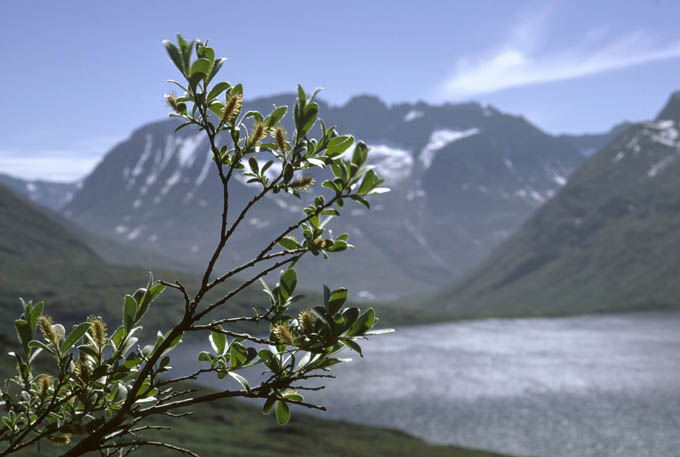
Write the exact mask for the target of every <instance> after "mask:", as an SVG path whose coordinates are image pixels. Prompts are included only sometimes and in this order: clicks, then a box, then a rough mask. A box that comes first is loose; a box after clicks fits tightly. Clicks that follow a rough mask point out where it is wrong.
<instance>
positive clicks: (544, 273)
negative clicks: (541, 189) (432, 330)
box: [431, 92, 680, 315]
mask: <svg viewBox="0 0 680 457" xmlns="http://www.w3.org/2000/svg"><path fill="white" fill-rule="evenodd" d="M679 132H680V92H677V93H675V94H673V96H672V97H671V98H670V100H669V102H668V104H667V105H666V106H665V107H664V109H663V110H662V111H661V112H660V113H659V115H658V116H657V118H656V119H655V120H654V121H652V122H645V123H639V124H633V125H631V126H630V127H628V128H627V129H626V130H625V131H624V132H623V133H621V134H620V135H619V136H618V137H617V138H616V139H615V140H613V141H612V142H610V143H609V144H608V145H607V146H606V147H605V148H603V149H602V150H600V151H599V152H597V153H596V154H595V155H593V156H592V157H591V158H590V159H588V160H587V161H586V162H585V163H584V164H583V165H582V166H581V167H580V168H578V169H577V170H576V171H575V172H574V173H573V174H572V176H571V178H570V179H569V182H568V183H567V185H566V186H565V187H564V188H563V189H562V190H561V191H560V192H559V193H558V194H557V195H556V196H555V197H554V198H553V199H552V200H550V201H549V202H548V203H546V205H545V206H543V207H542V208H541V209H540V210H538V211H537V212H536V214H535V215H533V216H532V217H531V218H530V219H529V221H528V222H527V223H526V224H525V225H524V226H523V227H522V229H521V230H519V231H518V232H517V233H516V234H515V235H514V236H513V237H512V238H511V239H509V240H508V241H507V242H506V243H504V244H503V245H502V246H501V247H499V248H498V249H497V250H496V251H495V252H494V253H493V254H492V255H491V256H490V258H489V259H488V260H487V261H486V262H485V263H484V264H483V266H481V267H480V268H479V269H478V270H477V271H476V272H475V273H474V274H472V275H470V276H469V277H468V278H467V279H465V280H464V281H461V282H458V283H456V284H455V285H453V286H451V287H449V288H448V289H446V290H445V291H444V292H443V293H441V294H439V295H438V296H437V297H436V298H434V299H433V300H431V302H432V305H433V306H435V305H436V306H441V305H442V304H444V305H445V306H446V308H447V309H448V310H449V311H455V312H456V313H457V314H459V315H471V314H475V315H485V314H486V315H517V314H531V313H535V314H563V313H581V312H596V311H610V310H623V309H641V308H658V307H678V306H680V282H678V280H677V278H678V277H679V276H680V255H678V253H679V252H680V133H679Z"/></svg>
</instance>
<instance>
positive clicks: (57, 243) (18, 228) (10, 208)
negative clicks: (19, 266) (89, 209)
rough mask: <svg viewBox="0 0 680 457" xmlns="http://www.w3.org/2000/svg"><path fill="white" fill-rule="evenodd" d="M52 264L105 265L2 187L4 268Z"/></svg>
mask: <svg viewBox="0 0 680 457" xmlns="http://www.w3.org/2000/svg"><path fill="white" fill-rule="evenodd" d="M50 261H58V262H68V263H72V264H83V263H98V262H101V260H100V259H99V258H98V256H97V255H96V254H95V253H94V251H92V250H91V249H90V248H89V247H87V246H86V245H85V244H83V243H81V242H80V241H79V240H78V239H77V237H76V236H74V235H73V234H71V233H69V232H68V231H67V230H66V229H65V228H64V227H62V226H61V225H60V224H59V223H57V222H55V221H54V220H53V219H51V218H50V217H49V216H47V215H46V214H45V213H44V212H43V211H41V210H40V209H38V208H35V207H33V205H31V203H30V202H28V201H26V200H25V199H24V198H23V197H20V196H18V195H16V194H14V193H13V192H12V191H10V190H9V189H8V188H7V187H4V186H2V185H0V265H12V264H14V263H15V262H24V263H42V262H50ZM10 268H11V267H10Z"/></svg>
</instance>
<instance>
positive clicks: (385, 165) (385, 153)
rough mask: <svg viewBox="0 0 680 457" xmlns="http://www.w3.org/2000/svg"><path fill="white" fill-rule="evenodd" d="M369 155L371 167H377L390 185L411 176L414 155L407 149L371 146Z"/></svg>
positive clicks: (383, 145) (382, 145)
mask: <svg viewBox="0 0 680 457" xmlns="http://www.w3.org/2000/svg"><path fill="white" fill-rule="evenodd" d="M368 146H369V147H370V148H371V153H370V154H369V155H368V162H369V164H370V165H375V167H376V168H377V169H378V172H379V174H380V175H381V176H382V177H384V178H385V179H386V181H387V182H388V183H391V184H395V183H397V182H400V181H403V180H404V179H406V178H408V177H409V176H410V175H411V171H412V170H413V155H412V154H411V153H410V152H409V151H406V150H405V149H399V148H394V147H391V146H387V145H385V144H371V145H368Z"/></svg>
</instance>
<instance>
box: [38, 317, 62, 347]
mask: <svg viewBox="0 0 680 457" xmlns="http://www.w3.org/2000/svg"><path fill="white" fill-rule="evenodd" d="M53 325H54V322H53V321H52V318H51V317H50V316H45V315H44V314H43V315H41V316H40V317H39V318H38V328H39V329H40V333H41V334H42V336H43V338H45V341H47V342H48V343H52V344H53V345H55V346H58V345H59V336H58V335H57V332H55V331H54V327H53Z"/></svg>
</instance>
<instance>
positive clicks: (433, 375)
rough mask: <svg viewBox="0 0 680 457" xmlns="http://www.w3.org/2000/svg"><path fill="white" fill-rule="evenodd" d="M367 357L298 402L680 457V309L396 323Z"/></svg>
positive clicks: (443, 435) (438, 438) (470, 430)
mask: <svg viewBox="0 0 680 457" xmlns="http://www.w3.org/2000/svg"><path fill="white" fill-rule="evenodd" d="M415 342H418V344H417V345H416V344H415ZM192 349H193V350H195V351H197V350H198V349H197V348H196V347H193V348H191V347H185V348H183V349H182V350H181V351H180V350H179V349H178V354H176V357H177V356H179V360H176V362H175V366H177V367H178V368H179V369H180V370H186V369H188V365H189V364H194V363H193V362H189V360H190V356H189V353H190V352H191V350H192ZM195 353H196V352H194V354H195ZM365 356H366V358H365V359H359V358H358V357H354V361H353V362H352V363H349V364H342V365H338V366H336V367H334V374H336V375H337V377H338V378H337V379H335V380H332V381H331V382H329V383H328V389H327V390H325V391H322V392H318V393H308V394H307V395H306V398H307V399H308V400H311V401H314V402H319V403H323V404H325V405H327V406H328V407H329V411H328V413H325V415H327V416H331V417H335V418H342V419H347V420H350V421H356V422H363V423H367V424H373V425H381V426H388V427H394V428H398V429H401V430H404V431H407V432H409V433H412V434H414V435H417V436H420V437H422V438H424V439H426V440H428V441H431V442H437V443H450V444H456V445H462V446H468V447H475V448H483V449H488V450H494V451H499V452H505V453H514V454H518V455H526V456H540V457H591V456H592V457H615V456H616V457H628V456H630V457H644V456H650V457H652V456H653V457H664V456H668V457H676V456H678V455H680V312H671V311H664V312H647V313H628V314H619V315H600V316H582V317H571V318H558V319H490V320H481V321H469V322H460V323H451V324H438V325H428V326H418V327H409V328H401V329H398V331H397V332H396V333H394V334H391V335H383V336H380V337H375V338H373V339H372V340H371V341H369V342H367V343H365ZM193 357H195V356H193ZM178 362H179V363H178ZM202 382H205V383H208V384H210V385H212V386H219V385H220V382H218V381H217V380H214V379H209V378H204V379H202Z"/></svg>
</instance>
